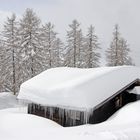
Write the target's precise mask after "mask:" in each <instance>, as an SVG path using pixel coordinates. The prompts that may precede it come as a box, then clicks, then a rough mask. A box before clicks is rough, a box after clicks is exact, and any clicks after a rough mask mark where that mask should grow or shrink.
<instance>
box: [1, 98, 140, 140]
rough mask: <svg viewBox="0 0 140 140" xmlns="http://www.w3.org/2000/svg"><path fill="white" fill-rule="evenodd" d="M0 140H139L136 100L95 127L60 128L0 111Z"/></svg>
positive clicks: (139, 112) (139, 115)
mask: <svg viewBox="0 0 140 140" xmlns="http://www.w3.org/2000/svg"><path fill="white" fill-rule="evenodd" d="M0 139H2V140H46V139H48V140H97V139H98V140H140V101H137V102H134V103H131V104H128V105H126V106H125V107H124V108H122V109H121V110H119V111H118V112H117V113H116V114H114V115H113V116H112V117H111V118H110V119H109V120H107V121H105V122H103V123H100V124H96V125H81V126H77V127H68V128H63V127H62V126H60V125H58V124H56V123H55V122H53V121H51V120H48V119H45V118H41V117H38V116H34V115H29V114H25V112H18V109H17V108H14V109H13V110H12V111H11V109H10V110H8V109H6V110H5V111H4V110H0Z"/></svg>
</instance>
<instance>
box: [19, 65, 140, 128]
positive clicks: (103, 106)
mask: <svg viewBox="0 0 140 140" xmlns="http://www.w3.org/2000/svg"><path fill="white" fill-rule="evenodd" d="M97 69H99V68H97ZM108 69H110V70H109V71H107V72H105V73H103V74H102V72H101V74H99V73H97V74H99V76H97V77H94V76H93V79H94V78H95V79H97V78H99V79H100V80H101V81H100V80H99V81H98V82H97V81H96V82H97V83H95V82H94V80H93V85H92V83H90V84H91V87H90V85H89V87H87V88H91V90H89V92H91V93H93V94H96V97H95V98H97V99H98V94H99V96H100V97H102V96H104V95H105V94H106V92H107V93H108V92H109V91H110V94H107V95H105V97H104V98H99V99H100V100H99V99H98V100H97V101H96V99H95V98H94V96H89V97H90V98H91V99H90V100H89V102H91V104H90V106H88V105H87V106H86V103H84V102H83V104H84V105H83V104H82V101H83V99H81V100H82V101H81V107H80V106H79V105H78V106H76V105H77V104H76V100H77V102H79V100H80V98H77V99H74V98H72V99H73V100H70V101H71V102H72V106H70V103H69V104H68V105H67V104H64V102H65V101H64V102H63V100H65V99H67V98H65V94H62V95H63V96H64V97H63V96H61V94H60V97H59V98H58V99H60V98H61V100H60V102H59V101H58V102H57V101H56V102H57V103H56V104H54V102H53V103H51V102H50V100H52V98H50V100H49V95H48V96H47V97H48V99H47V101H48V102H47V101H46V103H45V102H44V101H45V100H44V101H43V100H42V101H41V100H40V101H37V98H35V97H33V98H32V96H31V95H32V94H33V93H31V94H29V95H28V91H31V90H32V89H28V88H26V85H28V81H27V84H26V82H25V84H23V86H21V90H20V93H19V97H18V98H19V99H24V100H30V101H31V103H29V104H28V113H29V114H34V115H38V116H42V117H45V118H48V119H51V120H53V121H55V122H57V123H59V124H60V125H62V126H75V125H82V124H87V123H89V124H95V123H100V122H103V121H105V120H107V119H108V118H109V117H110V116H111V115H112V114H113V113H114V112H116V111H117V110H118V109H120V108H121V107H123V106H124V105H126V104H127V103H130V102H133V101H136V100H139V99H140V95H139V94H136V93H132V92H131V91H132V89H134V88H135V87H136V86H140V80H139V78H140V72H138V71H139V69H137V68H134V67H127V66H125V67H116V68H115V69H114V68H113V69H111V68H108ZM59 70H60V71H61V69H59ZM127 70H128V71H129V72H128V74H127ZM91 71H92V70H91ZM97 71H98V70H97ZM93 72H95V71H94V70H93ZM137 72H138V73H137ZM48 74H49V73H48ZM117 74H120V76H122V75H123V76H122V77H119V75H117ZM95 75H96V73H95ZM116 75H117V76H116ZM84 76H85V75H84ZM91 76H92V73H91ZM127 76H128V77H127ZM79 77H80V75H79ZM103 77H105V78H103ZM108 77H109V78H108ZM38 78H40V77H38V76H37V77H36V78H35V80H37V79H38ZM112 78H114V79H112ZM121 78H124V79H125V80H123V79H121ZM87 79H88V78H87ZM87 79H86V80H85V82H87V81H88V80H87ZM89 79H92V78H91V77H90V78H89ZM110 79H112V80H111V81H108V80H110ZM116 79H117V80H116ZM105 80H107V81H105ZM119 80H120V83H121V82H122V84H120V86H118V87H117V88H116V87H114V86H115V82H116V86H117V85H118V84H119ZM112 81H114V84H113V82H112ZM30 82H32V81H31V80H30V81H29V85H30ZM90 82H91V81H90ZM105 82H106V84H105V86H102V84H103V83H105ZM107 82H108V83H107ZM110 82H111V83H110ZM80 84H81V83H80ZM98 84H99V86H98V87H97V86H96V85H98ZM81 85H82V86H83V83H82V84H81ZM87 85H88V84H87ZM87 85H86V86H87ZM94 85H95V87H94ZM46 86H47V85H46ZM60 86H61V85H60ZM107 86H108V87H107ZM109 86H110V87H109ZM34 87H35V86H31V88H34ZM66 87H67V86H66ZM69 88H71V87H68V89H69ZM78 88H79V89H80V88H81V86H79V85H78ZM101 88H103V89H101ZM83 89H84V88H82V89H81V92H82V95H81V96H83V95H85V97H84V98H86V99H87V96H86V94H88V93H86V90H87V89H86V90H85V91H83ZM98 89H99V90H98ZM74 90H75V91H78V93H79V90H78V89H77V88H76V89H75V88H74V89H73V90H72V91H73V92H75V91H74ZM46 91H47V90H46ZM68 91H69V90H68ZM26 92H27V93H26ZM43 92H45V91H44V90H43ZM59 92H61V90H59V88H58V93H57V94H59ZM70 92H71V90H70ZM87 92H88V91H87ZM39 94H41V93H38V94H37V95H39ZM50 94H51V93H50ZM75 94H76V93H75ZM102 94H103V95H102ZM55 95H56V93H55ZM35 96H36V95H35ZM47 97H46V98H47ZM53 97H54V98H55V96H53ZM78 97H79V96H78ZM44 98H45V96H44ZM69 98H71V97H69ZM75 98H76V97H75ZM92 100H93V104H92ZM61 101H62V104H61ZM67 101H69V100H67ZM87 101H88V100H87ZM95 102H96V103H95ZM74 103H75V106H76V107H74V105H73V104H74ZM87 104H88V103H87Z"/></svg>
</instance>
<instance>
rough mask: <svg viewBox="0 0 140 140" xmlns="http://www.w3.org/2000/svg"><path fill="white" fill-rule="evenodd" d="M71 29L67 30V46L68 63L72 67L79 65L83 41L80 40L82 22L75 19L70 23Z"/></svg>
mask: <svg viewBox="0 0 140 140" xmlns="http://www.w3.org/2000/svg"><path fill="white" fill-rule="evenodd" d="M69 27H70V30H69V31H67V46H66V57H65V59H66V63H67V64H66V65H68V66H71V67H78V66H79V60H78V58H79V56H80V55H79V53H80V52H79V50H80V45H81V43H80V42H79V41H80V40H79V39H80V36H81V33H82V32H81V29H80V24H79V23H78V21H77V20H73V21H72V24H70V25H69Z"/></svg>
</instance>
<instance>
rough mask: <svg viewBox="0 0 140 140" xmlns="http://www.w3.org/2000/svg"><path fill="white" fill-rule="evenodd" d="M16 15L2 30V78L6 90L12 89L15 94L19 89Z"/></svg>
mask: <svg viewBox="0 0 140 140" xmlns="http://www.w3.org/2000/svg"><path fill="white" fill-rule="evenodd" d="M17 28H18V27H17V22H16V16H15V14H13V15H12V16H11V17H10V18H9V17H8V18H7V21H6V22H5V24H4V29H3V32H2V40H3V41H2V42H1V44H2V46H1V47H3V48H1V49H2V53H3V55H2V56H1V78H2V81H3V84H4V87H5V90H9V91H12V92H13V93H14V94H15V93H16V91H17V88H18V83H16V77H17V74H18V73H17V59H18V57H17V50H18V41H19V39H18V29H17Z"/></svg>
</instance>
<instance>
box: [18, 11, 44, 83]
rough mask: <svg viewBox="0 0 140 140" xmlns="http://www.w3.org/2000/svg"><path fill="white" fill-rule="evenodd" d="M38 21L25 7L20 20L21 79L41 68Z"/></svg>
mask: <svg viewBox="0 0 140 140" xmlns="http://www.w3.org/2000/svg"><path fill="white" fill-rule="evenodd" d="M40 23H41V21H40V19H39V17H38V16H37V15H36V13H35V12H34V11H33V10H32V9H26V11H25V13H24V15H23V18H22V19H21V20H20V28H19V35H20V40H21V43H20V45H21V51H20V61H21V62H20V64H21V67H20V70H21V75H22V78H21V79H22V80H23V81H24V80H27V79H29V78H31V77H33V76H35V75H36V74H38V73H40V72H41V71H42V70H43V68H42V57H43V56H42V54H41V52H42V51H41V50H42V46H41V42H40Z"/></svg>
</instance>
